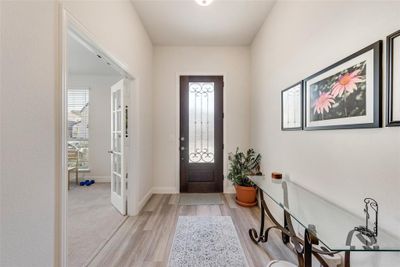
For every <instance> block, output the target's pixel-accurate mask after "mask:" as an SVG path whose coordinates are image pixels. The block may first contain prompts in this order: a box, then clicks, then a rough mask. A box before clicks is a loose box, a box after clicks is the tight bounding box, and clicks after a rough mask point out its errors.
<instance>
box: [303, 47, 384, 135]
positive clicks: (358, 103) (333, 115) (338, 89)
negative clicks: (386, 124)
mask: <svg viewBox="0 0 400 267" xmlns="http://www.w3.org/2000/svg"><path fill="white" fill-rule="evenodd" d="M381 53H382V41H378V42H376V43H374V44H372V45H370V46H368V47H366V48H364V49H362V50H360V51H358V52H356V53H354V54H353V55H351V56H349V57H347V58H345V59H343V60H341V61H339V62H337V63H336V64H334V65H332V66H330V67H328V68H326V69H324V70H322V71H320V72H318V73H316V74H314V75H312V76H310V77H308V78H307V79H305V80H304V113H305V114H304V116H305V119H304V128H305V130H323V129H350V128H376V127H381V104H380V102H381V101H380V98H381V69H382V62H381Z"/></svg>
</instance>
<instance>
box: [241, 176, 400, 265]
mask: <svg viewBox="0 0 400 267" xmlns="http://www.w3.org/2000/svg"><path fill="white" fill-rule="evenodd" d="M249 178H250V180H251V181H252V182H253V183H254V184H255V185H256V186H257V187H258V192H259V198H258V200H259V202H260V205H261V209H260V210H261V225H260V229H259V231H258V232H257V230H256V229H254V228H253V229H250V230H249V235H250V238H251V239H252V240H253V242H254V243H256V244H258V243H259V242H267V241H268V233H269V231H270V230H271V229H278V230H280V231H281V232H282V241H283V243H285V244H287V243H289V242H290V243H291V244H292V245H293V246H294V249H295V252H296V254H297V259H298V263H299V266H300V267H311V266H312V256H314V257H315V258H316V259H317V260H318V261H319V262H320V263H321V265H322V266H324V267H328V264H327V263H326V262H325V260H324V258H323V257H322V256H321V255H334V254H336V253H339V252H344V254H345V259H344V266H345V267H350V253H351V252H352V251H364V252H368V251H374V252H378V251H382V252H383V251H393V252H395V251H396V252H399V251H400V238H397V237H395V236H393V235H391V234H389V233H387V232H385V231H384V230H382V229H380V228H378V227H375V224H373V223H372V227H373V230H374V231H375V233H376V234H375V235H373V234H370V232H365V231H364V232H363V231H362V230H360V229H364V230H365V227H364V226H365V225H366V224H367V230H368V223H370V225H371V222H370V220H368V219H367V220H366V219H365V218H362V217H361V216H360V217H359V216H357V215H355V214H352V213H350V212H349V211H347V210H345V209H343V208H341V207H339V206H337V205H335V204H333V203H331V202H329V201H327V200H325V199H323V198H321V197H320V196H318V195H316V194H314V193H312V192H311V191H309V190H307V189H305V188H303V187H301V186H299V185H297V184H295V183H293V182H290V181H286V180H278V179H272V178H267V177H265V176H251V177H249ZM264 194H265V195H267V196H268V197H269V198H270V199H271V200H272V202H271V203H276V204H277V205H278V206H279V207H280V208H281V209H282V210H283V224H282V223H279V222H278V221H277V220H276V219H275V217H274V216H273V215H272V213H271V210H270V209H269V208H268V205H267V204H266V202H265V200H264ZM362 204H363V203H362V202H360V210H361V212H362V210H363V209H362V208H363V206H362ZM376 208H377V205H376ZM367 211H368V210H367ZM265 214H267V215H268V217H269V218H270V219H271V221H272V222H273V225H272V226H270V227H268V228H265ZM368 217H369V216H368V215H367V218H368ZM371 217H372V216H371ZM292 219H293V220H295V221H297V223H298V224H300V225H301V226H302V228H304V229H305V230H304V236H301V235H299V234H298V233H297V232H296V231H295V229H294V227H293V223H292ZM370 219H371V218H370ZM376 226H377V223H376Z"/></svg>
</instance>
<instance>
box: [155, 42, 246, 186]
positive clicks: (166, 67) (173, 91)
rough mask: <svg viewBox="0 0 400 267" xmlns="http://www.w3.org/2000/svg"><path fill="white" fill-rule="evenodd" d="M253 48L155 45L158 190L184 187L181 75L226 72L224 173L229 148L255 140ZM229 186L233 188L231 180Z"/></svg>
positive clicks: (232, 149) (156, 184)
mask: <svg viewBox="0 0 400 267" xmlns="http://www.w3.org/2000/svg"><path fill="white" fill-rule="evenodd" d="M249 52H250V51H249V48H248V47H162V46H160V47H155V49H154V102H153V107H154V110H153V113H154V126H153V129H154V132H153V140H154V144H153V155H154V160H153V169H154V187H155V188H154V190H155V192H179V165H178V164H179V162H178V147H179V143H178V139H179V90H178V88H179V87H178V86H179V84H178V77H179V75H191V74H192V75H202V74H203V75H207V74H216V75H224V81H225V88H224V112H225V120H224V143H225V151H224V173H226V170H227V152H231V151H234V150H235V148H236V146H239V147H241V148H247V147H248V146H249V142H250V140H249V110H250V106H249V104H250V98H249V90H250V79H249V76H250V73H249V67H250V54H249ZM224 190H225V191H232V188H231V185H230V183H229V182H227V181H225V183H224Z"/></svg>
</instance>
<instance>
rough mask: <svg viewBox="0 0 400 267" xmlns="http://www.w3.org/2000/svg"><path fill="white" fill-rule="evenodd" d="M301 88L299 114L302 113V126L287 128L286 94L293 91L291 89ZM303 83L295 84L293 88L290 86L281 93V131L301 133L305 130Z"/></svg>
mask: <svg viewBox="0 0 400 267" xmlns="http://www.w3.org/2000/svg"><path fill="white" fill-rule="evenodd" d="M298 86H300V94H299V99H298V101H299V105H300V108H299V112H300V126H298V127H285V125H284V112H285V110H284V102H283V101H284V94H285V93H286V92H287V91H289V90H291V89H295V88H296V87H298ZM303 89H304V87H303V81H300V82H297V83H295V84H293V85H292V86H289V87H288V88H286V89H284V90H282V91H281V130H282V131H299V130H303V121H304V120H303V103H304V101H303Z"/></svg>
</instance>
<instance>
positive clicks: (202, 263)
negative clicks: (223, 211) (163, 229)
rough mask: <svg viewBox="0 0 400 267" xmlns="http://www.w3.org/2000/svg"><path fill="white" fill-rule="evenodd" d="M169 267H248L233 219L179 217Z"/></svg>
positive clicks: (225, 217)
mask: <svg viewBox="0 0 400 267" xmlns="http://www.w3.org/2000/svg"><path fill="white" fill-rule="evenodd" d="M168 266H170V267H189V266H190V267H214V266H219V267H223V266H229V267H239V266H240V267H242V266H248V264H247V261H246V257H245V256H244V252H243V249H242V247H241V245H240V241H239V238H238V235H237V233H236V229H235V226H234V225H233V222H232V219H231V217H230V216H212V217H196V216H179V219H178V224H177V226H176V232H175V237H174V241H173V244H172V248H171V253H170V256H169V263H168Z"/></svg>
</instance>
